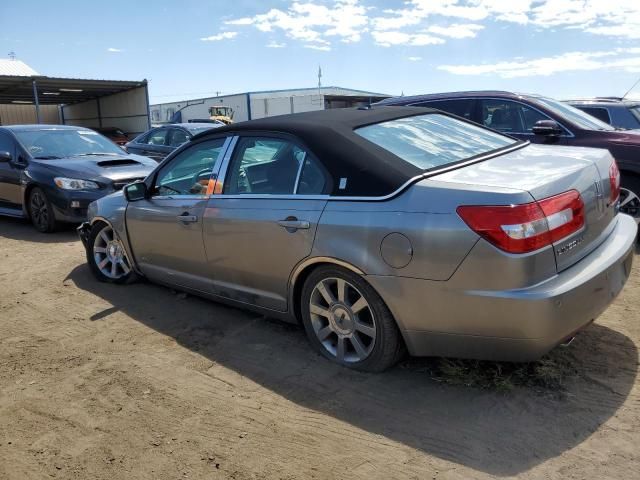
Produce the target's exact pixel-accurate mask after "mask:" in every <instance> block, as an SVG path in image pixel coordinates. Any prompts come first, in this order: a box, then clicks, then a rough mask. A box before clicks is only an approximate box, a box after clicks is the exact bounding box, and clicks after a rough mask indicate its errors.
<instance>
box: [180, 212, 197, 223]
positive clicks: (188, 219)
mask: <svg viewBox="0 0 640 480" xmlns="http://www.w3.org/2000/svg"><path fill="white" fill-rule="evenodd" d="M176 218H177V219H178V221H179V222H181V223H195V222H197V221H198V217H197V216H196V215H189V213H187V212H184V213H183V214H182V215H178V216H177V217H176Z"/></svg>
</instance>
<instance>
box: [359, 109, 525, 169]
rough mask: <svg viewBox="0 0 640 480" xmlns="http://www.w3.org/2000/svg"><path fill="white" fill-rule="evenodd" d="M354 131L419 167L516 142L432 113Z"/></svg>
mask: <svg viewBox="0 0 640 480" xmlns="http://www.w3.org/2000/svg"><path fill="white" fill-rule="evenodd" d="M355 133H357V134H358V135H360V136H362V137H364V138H366V139H367V140H369V141H370V142H372V143H375V144H376V145H378V146H379V147H382V148H384V149H385V150H387V151H389V152H391V153H393V154H394V155H396V156H398V157H400V158H401V159H403V160H405V161H407V162H409V163H411V164H413V165H415V166H416V167H418V168H421V169H423V170H429V169H433V168H437V167H442V166H445V165H447V164H450V163H455V162H458V161H460V160H465V159H468V158H470V157H475V156H476V155H481V154H483V153H488V152H491V151H493V150H497V149H499V148H503V147H507V146H509V145H513V144H515V143H517V141H516V140H514V139H513V138H510V137H507V136H505V135H501V134H499V133H497V132H493V131H491V130H487V129H485V128H482V127H478V126H476V125H473V124H470V123H467V122H462V121H460V120H456V119H454V118H452V117H449V116H446V115H441V114H435V113H432V114H427V115H418V116H415V117H407V118H399V119H397V120H391V121H389V122H382V123H377V124H375V125H368V126H366V127H361V128H358V129H356V130H355Z"/></svg>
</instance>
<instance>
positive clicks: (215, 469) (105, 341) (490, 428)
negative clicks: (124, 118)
mask: <svg viewBox="0 0 640 480" xmlns="http://www.w3.org/2000/svg"><path fill="white" fill-rule="evenodd" d="M636 260H640V259H638V258H637V257H636ZM639 273H640V262H638V261H636V265H634V271H633V273H632V277H631V279H630V281H629V283H628V284H627V286H626V288H625V289H624V291H623V292H622V294H621V295H620V297H618V299H616V301H615V303H614V304H613V305H612V306H611V307H610V308H609V310H608V311H607V312H605V314H603V315H602V317H601V318H600V319H598V321H597V322H596V323H595V324H592V325H591V326H589V327H588V328H587V329H586V330H585V331H584V332H583V333H582V334H581V335H579V336H578V338H577V339H576V341H575V342H574V343H573V344H572V345H571V346H570V347H569V350H568V352H569V353H568V355H570V357H571V359H572V360H571V362H570V368H571V371H570V372H565V373H566V375H565V378H564V380H563V383H562V386H561V390H562V394H561V395H554V394H553V393H554V392H550V391H548V390H547V391H540V390H539V389H536V388H534V387H525V386H516V387H515V388H513V389H512V390H510V391H508V392H502V391H497V390H491V389H481V388H473V387H467V386H464V385H462V386H456V385H450V384H449V383H447V382H443V381H442V378H441V377H438V376H434V375H433V374H432V373H430V372H433V369H432V368H431V367H432V366H433V362H434V360H429V359H412V360H408V361H405V362H403V363H401V364H400V365H399V366H397V367H395V368H393V369H391V370H390V371H388V372H385V373H383V374H377V375H369V374H362V373H357V372H352V371H349V370H346V369H343V368H339V367H337V366H334V365H332V364H329V363H327V362H326V361H325V360H323V359H322V358H321V357H319V356H318V355H316V354H314V353H312V352H310V350H309V348H308V346H307V343H306V340H305V338H304V334H303V332H302V330H301V329H300V328H298V327H296V326H292V325H286V324H283V323H280V322H277V321H273V320H268V319H265V318H262V317H258V316H257V315H255V314H252V313H247V312H243V311H240V310H236V309H232V308H227V307H225V306H221V305H218V304H215V303H212V302H209V301H205V300H201V299H198V298H195V297H192V296H186V295H184V294H177V293H176V292H173V291H171V290H169V289H166V288H163V287H159V286H155V285H151V284H148V283H138V284H135V285H130V286H113V285H105V284H100V283H98V282H97V281H95V280H94V278H93V277H92V276H91V274H90V273H89V270H88V268H87V266H86V264H85V259H84V252H83V249H82V246H81V244H80V242H79V241H78V240H77V239H76V236H75V232H74V231H73V230H66V231H62V232H59V233H56V234H53V235H41V234H38V233H36V232H35V231H34V230H33V229H32V228H31V227H30V226H29V225H28V224H26V223H25V222H22V221H17V220H7V219H0V478H1V479H3V480H4V479H11V480H12V479H41V478H51V477H53V478H64V479H67V478H69V479H110V480H113V479H127V480H130V479H139V478H140V479H183V478H196V479H200V478H202V479H216V478H220V479H227V478H232V479H261V478H278V479H293V478H318V479H319V478H347V477H348V478H351V479H372V478H384V479H390V478H402V479H404V478H407V479H409V478H411V479H436V478H437V479H469V478H492V477H496V476H498V477H512V476H513V477H519V478H530V479H539V478H599V479H605V478H611V479H621V478H625V479H631V478H640V450H639V448H638V445H640V387H639V385H640V383H639V381H638V377H637V373H638V350H637V346H636V345H637V343H638V342H639V341H640V280H639V278H640V276H639Z"/></svg>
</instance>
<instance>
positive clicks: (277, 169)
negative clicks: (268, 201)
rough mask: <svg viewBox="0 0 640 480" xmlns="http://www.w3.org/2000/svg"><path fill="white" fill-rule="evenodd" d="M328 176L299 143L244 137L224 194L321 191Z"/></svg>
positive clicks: (308, 193)
mask: <svg viewBox="0 0 640 480" xmlns="http://www.w3.org/2000/svg"><path fill="white" fill-rule="evenodd" d="M326 178H327V177H326V175H325V173H324V170H323V169H322V167H321V166H320V165H319V164H318V163H317V161H316V160H314V159H313V158H312V157H311V155H309V154H308V152H306V151H305V150H304V149H302V148H301V147H299V146H298V145H296V144H294V143H292V142H290V141H288V140H283V139H279V138H266V137H244V138H241V139H240V141H239V142H238V144H237V146H236V148H235V154H234V157H233V160H232V162H231V164H230V166H229V171H228V173H227V178H226V180H225V185H224V193H225V194H228V195H242V194H268V195H292V194H294V193H299V194H304V195H313V194H321V193H323V192H324V190H325V188H326V186H327V181H326ZM296 187H297V191H296Z"/></svg>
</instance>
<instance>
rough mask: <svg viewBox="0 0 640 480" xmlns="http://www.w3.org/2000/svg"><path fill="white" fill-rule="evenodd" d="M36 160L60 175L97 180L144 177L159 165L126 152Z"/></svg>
mask: <svg viewBox="0 0 640 480" xmlns="http://www.w3.org/2000/svg"><path fill="white" fill-rule="evenodd" d="M35 162H37V163H38V164H39V165H42V166H43V167H46V168H47V169H49V170H53V171H55V172H56V173H57V174H59V175H64V176H67V177H70V178H82V179H85V180H97V181H100V180H102V181H105V180H111V181H117V180H124V179H130V178H143V177H146V176H147V175H148V174H149V173H151V171H152V170H153V169H154V168H155V167H156V166H157V165H158V163H157V162H155V161H154V160H151V159H150V158H147V157H143V156H141V155H134V154H124V153H123V154H122V155H118V154H115V155H100V156H97V155H96V156H86V157H68V158H59V159H52V160H35Z"/></svg>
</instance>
